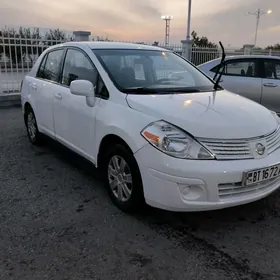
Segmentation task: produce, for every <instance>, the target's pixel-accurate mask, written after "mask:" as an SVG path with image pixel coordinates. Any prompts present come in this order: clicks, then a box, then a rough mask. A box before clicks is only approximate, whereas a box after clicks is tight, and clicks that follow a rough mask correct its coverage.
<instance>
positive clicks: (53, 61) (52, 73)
mask: <svg viewBox="0 0 280 280" xmlns="http://www.w3.org/2000/svg"><path fill="white" fill-rule="evenodd" d="M63 53H64V50H56V51H51V52H49V53H48V54H47V55H46V56H45V57H44V59H43V61H42V63H41V65H40V68H39V71H38V73H37V77H38V78H41V79H44V80H49V81H53V82H58V79H59V72H60V66H61V60H62V57H63Z"/></svg>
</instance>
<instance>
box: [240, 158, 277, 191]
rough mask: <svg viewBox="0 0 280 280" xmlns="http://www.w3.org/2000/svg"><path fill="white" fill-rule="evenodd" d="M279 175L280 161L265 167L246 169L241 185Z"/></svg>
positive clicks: (259, 181)
mask: <svg viewBox="0 0 280 280" xmlns="http://www.w3.org/2000/svg"><path fill="white" fill-rule="evenodd" d="M279 176H280V163H279V164H276V165H272V166H269V167H266V168H261V169H256V170H252V171H248V172H246V173H245V174H244V177H243V178H244V179H243V185H245V186H250V185H254V184H258V183H261V182H264V181H267V180H270V179H273V178H276V177H279Z"/></svg>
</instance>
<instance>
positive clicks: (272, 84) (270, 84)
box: [263, 83, 278, 87]
mask: <svg viewBox="0 0 280 280" xmlns="http://www.w3.org/2000/svg"><path fill="white" fill-rule="evenodd" d="M263 85H264V86H265V87H278V85H277V84H274V83H265V84H263Z"/></svg>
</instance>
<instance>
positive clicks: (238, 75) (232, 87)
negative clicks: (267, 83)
mask: <svg viewBox="0 0 280 280" xmlns="http://www.w3.org/2000/svg"><path fill="white" fill-rule="evenodd" d="M216 69H217V67H214V68H213V69H212V70H211V71H212V72H214V73H215V71H216ZM213 76H214V75H213ZM220 84H221V86H222V87H223V88H225V89H226V90H228V91H231V92H233V93H237V94H240V95H242V96H244V97H247V98H249V99H251V100H254V101H256V102H258V103H260V102H261V95H262V79H261V71H260V61H259V60H258V59H257V58H238V59H228V60H227V61H226V62H225V69H224V72H223V76H222V78H221V82H220Z"/></svg>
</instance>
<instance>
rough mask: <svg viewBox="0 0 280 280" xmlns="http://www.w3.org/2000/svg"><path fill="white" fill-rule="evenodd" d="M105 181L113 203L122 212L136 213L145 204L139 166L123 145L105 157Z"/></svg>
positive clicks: (114, 148)
mask: <svg viewBox="0 0 280 280" xmlns="http://www.w3.org/2000/svg"><path fill="white" fill-rule="evenodd" d="M103 171H104V172H103V173H104V180H105V184H106V186H107V188H108V192H109V196H110V198H111V200H112V201H113V203H114V204H115V205H116V206H117V207H118V208H119V209H121V210H122V211H125V212H134V211H136V210H139V208H140V207H141V206H142V205H143V204H144V195H143V186H142V179H141V175H140V171H139V168H138V164H137V162H136V160H135V158H134V156H133V154H132V153H131V152H130V151H128V149H127V148H125V147H124V146H123V145H119V144H118V145H116V146H114V147H113V148H111V149H110V151H108V153H107V154H106V155H105V160H104V166H103Z"/></svg>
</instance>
